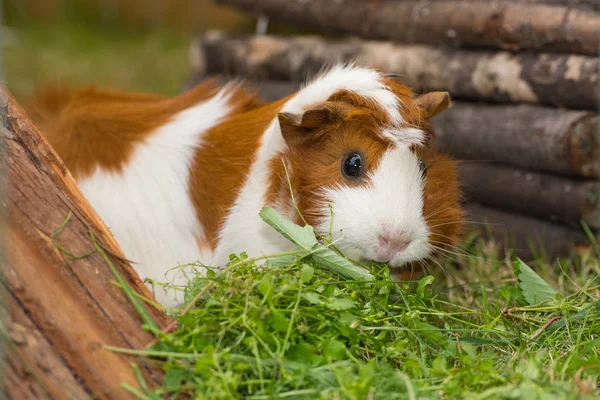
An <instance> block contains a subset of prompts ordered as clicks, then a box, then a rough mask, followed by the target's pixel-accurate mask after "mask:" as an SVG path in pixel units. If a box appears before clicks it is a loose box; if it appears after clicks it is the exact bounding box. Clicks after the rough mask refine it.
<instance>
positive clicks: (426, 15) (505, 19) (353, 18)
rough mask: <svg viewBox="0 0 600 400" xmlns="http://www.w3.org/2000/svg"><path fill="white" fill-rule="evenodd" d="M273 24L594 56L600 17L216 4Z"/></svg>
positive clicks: (437, 5) (378, 5) (527, 10)
mask: <svg viewBox="0 0 600 400" xmlns="http://www.w3.org/2000/svg"><path fill="white" fill-rule="evenodd" d="M217 3H221V4H228V5H232V6H236V7H238V8H241V9H244V10H246V11H249V12H251V13H253V14H257V15H258V14H265V15H267V16H269V17H271V18H273V19H275V20H281V21H283V22H287V23H291V24H295V25H301V26H306V27H311V28H314V29H318V30H324V31H329V32H336V33H337V32H340V33H346V34H352V35H357V36H359V37H362V38H365V39H375V40H391V41H394V42H398V43H414V44H429V45H445V46H454V47H473V48H498V49H504V50H511V51H517V50H534V51H544V52H559V53H571V54H585V55H592V56H593V55H597V54H598V51H599V50H600V14H597V13H594V12H591V11H585V10H579V9H572V8H567V7H558V6H552V5H545V4H527V3H521V4H517V3H511V2H508V1H485V2H484V1H481V2H473V1H466V2H465V1H463V0H456V1H449V0H447V1H442V2H440V1H437V2H431V1H424V0H421V1H393V0H392V1H389V0H382V1H357V0H338V1H331V0H303V1H302V2H296V1H294V2H290V1H289V0H218V1H217Z"/></svg>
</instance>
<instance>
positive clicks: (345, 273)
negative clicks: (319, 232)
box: [312, 244, 374, 281]
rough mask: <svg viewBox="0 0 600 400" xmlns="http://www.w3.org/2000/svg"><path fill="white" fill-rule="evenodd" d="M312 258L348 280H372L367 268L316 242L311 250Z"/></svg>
mask: <svg viewBox="0 0 600 400" xmlns="http://www.w3.org/2000/svg"><path fill="white" fill-rule="evenodd" d="M312 257H313V260H314V261H315V263H317V264H319V265H320V266H322V267H324V268H327V269H328V270H330V271H332V272H335V273H336V274H338V275H340V276H342V277H344V278H346V279H350V280H361V279H364V280H367V281H372V280H373V279H374V278H373V275H371V274H370V273H369V272H368V271H367V270H365V269H364V268H361V267H359V266H357V265H354V264H352V263H351V262H350V261H348V260H347V259H345V258H344V257H342V256H340V255H339V254H337V253H336V252H334V251H333V250H331V249H328V248H327V247H325V246H323V245H321V244H318V245H317V246H315V251H314V252H313V256H312Z"/></svg>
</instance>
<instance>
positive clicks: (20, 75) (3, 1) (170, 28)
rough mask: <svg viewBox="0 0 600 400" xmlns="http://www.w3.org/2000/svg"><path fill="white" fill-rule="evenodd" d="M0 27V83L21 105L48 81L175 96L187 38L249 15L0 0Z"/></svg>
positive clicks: (179, 0)
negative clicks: (40, 83) (55, 80)
mask: <svg viewBox="0 0 600 400" xmlns="http://www.w3.org/2000/svg"><path fill="white" fill-rule="evenodd" d="M0 26H1V28H2V29H1V30H0V45H1V52H0V79H2V80H4V81H6V82H7V85H8V87H9V89H10V90H11V91H12V93H13V94H14V95H15V97H16V98H17V99H18V100H20V101H21V100H23V99H24V98H25V97H26V96H27V95H29V94H30V93H31V92H32V90H33V88H34V87H35V85H36V83H39V82H44V81H47V80H49V79H68V80H69V82H72V83H92V82H95V83H98V84H101V85H103V86H110V87H118V88H121V89H128V90H145V91H151V92H155V93H161V94H165V95H170V94H175V93H177V92H178V91H180V89H181V85H182V83H183V82H184V80H185V79H186V78H187V73H188V71H189V68H190V63H189V61H188V47H189V43H190V41H191V39H192V37H193V36H195V35H197V34H199V33H202V32H203V31H206V30H208V29H223V30H226V31H230V32H253V31H254V30H255V27H256V18H253V17H250V16H248V14H245V13H243V12H241V11H237V10H236V9H234V8H230V7H226V6H217V5H215V4H214V3H213V1H212V0H0ZM269 31H270V32H282V31H287V32H290V33H291V32H292V31H293V29H292V28H289V27H287V26H284V25H281V24H280V25H278V24H270V25H269Z"/></svg>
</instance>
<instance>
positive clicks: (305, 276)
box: [300, 264, 315, 283]
mask: <svg viewBox="0 0 600 400" xmlns="http://www.w3.org/2000/svg"><path fill="white" fill-rule="evenodd" d="M314 275H315V269H314V268H313V267H311V266H310V265H308V264H305V265H304V266H303V267H302V271H301V272H300V280H301V281H302V282H303V283H306V282H310V280H311V279H312V278H313V276H314Z"/></svg>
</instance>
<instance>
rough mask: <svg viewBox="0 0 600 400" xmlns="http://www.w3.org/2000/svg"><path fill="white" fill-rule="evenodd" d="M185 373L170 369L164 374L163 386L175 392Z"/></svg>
mask: <svg viewBox="0 0 600 400" xmlns="http://www.w3.org/2000/svg"><path fill="white" fill-rule="evenodd" d="M186 375H187V371H184V370H181V369H177V368H170V369H168V370H167V372H166V373H165V385H166V386H167V388H168V389H169V390H175V389H177V387H178V386H179V384H180V383H181V381H182V380H183V379H184V378H185V377H186Z"/></svg>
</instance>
